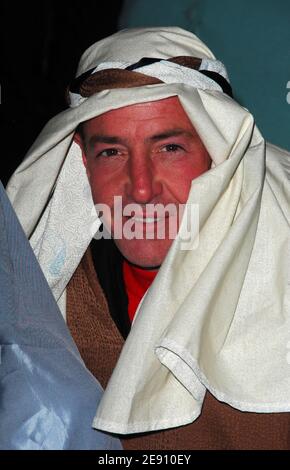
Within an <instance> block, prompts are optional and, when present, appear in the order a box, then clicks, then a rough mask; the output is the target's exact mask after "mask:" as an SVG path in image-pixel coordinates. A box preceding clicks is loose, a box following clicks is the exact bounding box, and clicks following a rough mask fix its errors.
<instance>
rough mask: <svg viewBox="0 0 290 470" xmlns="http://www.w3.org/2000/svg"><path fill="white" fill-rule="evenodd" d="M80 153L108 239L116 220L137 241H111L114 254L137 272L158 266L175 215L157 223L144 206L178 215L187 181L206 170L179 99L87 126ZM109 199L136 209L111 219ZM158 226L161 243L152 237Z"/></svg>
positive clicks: (98, 119)
mask: <svg viewBox="0 0 290 470" xmlns="http://www.w3.org/2000/svg"><path fill="white" fill-rule="evenodd" d="M82 148H83V160H84V164H85V166H86V170H87V175H88V178H89V182H90V185H91V189H92V195H93V200H94V203H95V204H99V203H102V204H106V205H108V206H109V207H110V209H111V217H112V224H111V225H112V235H113V237H114V220H117V218H118V220H120V221H121V224H122V226H123V227H124V228H125V226H126V224H127V225H128V223H130V226H132V227H133V228H134V232H135V233H136V234H137V236H138V238H133V239H127V238H126V236H123V237H122V238H121V239H116V237H114V238H115V243H116V245H117V246H118V248H119V250H120V251H121V253H122V254H123V256H124V257H125V258H126V259H127V260H129V261H130V262H131V263H134V264H136V265H137V266H141V267H146V268H153V267H157V266H160V264H161V263H162V261H163V260H164V258H165V256H166V254H167V252H168V250H169V248H170V245H171V244H172V241H173V240H172V238H171V237H170V236H169V232H170V230H169V224H170V221H171V218H172V217H176V213H175V215H174V214H173V215H170V214H165V215H161V217H158V214H156V213H152V210H146V209H148V207H150V206H148V204H154V205H156V204H162V205H163V206H167V205H168V204H170V205H171V207H174V208H176V209H177V213H178V207H179V205H180V204H184V203H185V202H186V201H187V198H188V194H189V190H190V186H191V181H192V180H193V179H194V178H196V177H198V176H199V175H201V174H202V173H204V172H205V171H207V170H208V169H209V168H210V164H211V159H210V156H209V154H208V152H207V151H206V149H205V147H204V145H203V143H202V141H201V140H200V138H199V136H198V134H197V132H196V131H195V129H194V127H193V126H192V124H191V122H190V120H189V118H188V117H187V115H186V113H185V111H184V110H183V108H182V106H181V104H180V102H179V100H178V98H177V97H171V98H167V99H164V100H159V101H152V102H149V103H142V104H135V105H131V106H126V107H124V108H119V109H116V110H113V111H109V112H107V113H105V114H102V115H101V116H98V117H96V118H93V119H90V120H89V121H86V122H85V123H84V124H83V143H82ZM114 196H121V197H122V208H124V207H125V206H126V205H127V204H132V203H135V204H138V207H139V210H138V212H137V213H135V214H134V213H133V214H130V215H121V217H120V214H116V213H114V209H113V208H114ZM173 212H174V211H173ZM160 223H162V224H163V225H164V227H165V231H164V234H165V236H163V238H162V239H159V238H158V236H157V225H158V224H160ZM177 228H178V227H177ZM124 231H125V230H124ZM146 234H149V235H147V236H146Z"/></svg>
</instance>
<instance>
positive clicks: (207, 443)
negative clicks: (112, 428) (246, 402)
mask: <svg viewBox="0 0 290 470" xmlns="http://www.w3.org/2000/svg"><path fill="white" fill-rule="evenodd" d="M67 323H68V327H69V329H70V331H71V334H72V336H73V338H74V340H75V342H76V344H77V347H78V349H79V351H80V354H81V356H82V358H83V360H84V362H85V364H86V366H87V368H88V369H89V370H90V371H91V372H92V374H93V375H94V376H95V377H96V378H97V379H98V380H99V382H100V383H101V385H102V386H103V387H104V388H105V387H106V385H107V383H108V380H109V378H110V376H111V374H112V372H113V369H114V367H115V364H116V362H117V360H118V357H119V354H120V351H121V349H122V346H123V344H124V339H123V338H122V336H121V334H120V333H119V330H118V329H117V327H116V325H115V323H114V321H113V320H112V318H111V316H110V313H109V309H108V304H107V301H106V298H105V295H104V293H103V291H102V289H101V287H100V284H99V282H98V279H97V275H96V272H95V269H94V265H93V260H92V256H91V252H90V249H88V250H87V252H86V253H85V255H84V257H83V259H82V261H81V263H80V265H79V266H78V268H77V270H76V271H75V273H74V275H73V277H72V279H71V281H70V282H69V284H68V289H67ZM119 437H120V438H121V440H122V444H123V447H124V448H125V449H138V450H184V449H186V450H195V449H236V450H245V449H259V450H260V449H290V413H248V412H242V411H238V410H236V409H234V408H232V407H231V406H229V405H227V404H225V403H221V402H219V401H218V400H216V398H214V397H213V396H212V395H211V394H210V393H209V392H207V393H206V396H205V400H204V403H203V407H202V413H201V415H200V417H199V418H198V419H197V420H196V421H194V422H193V423H191V424H188V425H186V426H181V427H178V428H174V429H169V430H165V431H157V432H151V433H145V434H143V435H140V434H135V435H132V436H129V437H125V436H119Z"/></svg>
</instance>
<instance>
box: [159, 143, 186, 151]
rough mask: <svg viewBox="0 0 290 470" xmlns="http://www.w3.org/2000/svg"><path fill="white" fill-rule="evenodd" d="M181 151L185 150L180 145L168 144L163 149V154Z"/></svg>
mask: <svg viewBox="0 0 290 470" xmlns="http://www.w3.org/2000/svg"><path fill="white" fill-rule="evenodd" d="M179 150H183V148H182V147H181V146H180V145H177V144H168V145H165V146H164V147H162V149H161V152H178V151H179Z"/></svg>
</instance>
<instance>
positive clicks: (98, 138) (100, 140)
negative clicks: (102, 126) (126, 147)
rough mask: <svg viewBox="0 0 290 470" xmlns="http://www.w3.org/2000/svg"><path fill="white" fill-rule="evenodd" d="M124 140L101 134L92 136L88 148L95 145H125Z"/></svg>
mask: <svg viewBox="0 0 290 470" xmlns="http://www.w3.org/2000/svg"><path fill="white" fill-rule="evenodd" d="M125 143H126V139H122V138H120V137H117V136H114V135H102V134H94V135H93V136H92V137H90V139H89V142H88V144H89V146H90V147H91V148H92V147H94V145H96V144H125Z"/></svg>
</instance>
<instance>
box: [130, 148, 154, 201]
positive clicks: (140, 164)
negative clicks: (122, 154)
mask: <svg viewBox="0 0 290 470" xmlns="http://www.w3.org/2000/svg"><path fill="white" fill-rule="evenodd" d="M128 176H129V177H128V182H127V185H126V193H127V196H129V197H130V199H132V201H133V202H136V203H139V204H146V203H149V202H151V201H153V200H154V198H156V196H158V195H159V194H160V193H161V191H162V184H161V181H160V180H159V178H158V175H157V173H156V168H155V167H154V164H153V162H152V161H151V160H150V158H146V155H144V154H143V155H132V156H131V158H130V159H129V162H128Z"/></svg>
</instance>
